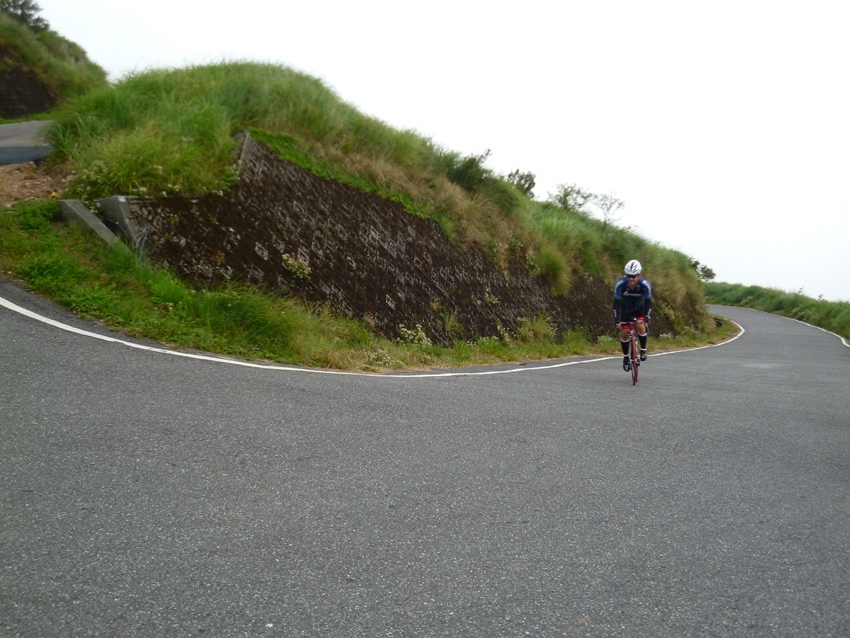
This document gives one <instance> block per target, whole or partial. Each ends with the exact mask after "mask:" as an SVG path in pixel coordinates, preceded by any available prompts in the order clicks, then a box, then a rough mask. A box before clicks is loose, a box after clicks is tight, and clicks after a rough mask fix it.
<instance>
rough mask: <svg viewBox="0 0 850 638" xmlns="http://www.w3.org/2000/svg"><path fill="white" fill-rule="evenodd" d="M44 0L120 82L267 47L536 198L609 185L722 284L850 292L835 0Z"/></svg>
mask: <svg viewBox="0 0 850 638" xmlns="http://www.w3.org/2000/svg"><path fill="white" fill-rule="evenodd" d="M37 4H38V5H39V6H40V7H41V9H42V11H41V13H40V14H39V15H40V16H41V17H43V18H44V19H45V20H47V21H48V23H49V24H50V27H51V28H52V29H53V30H54V31H56V32H58V33H59V34H60V35H62V36H63V37H65V38H67V39H69V40H71V41H73V42H76V43H77V44H79V45H80V46H82V47H83V48H84V49H85V50H86V52H87V54H88V56H89V58H90V59H91V60H92V61H94V62H95V63H97V64H99V65H100V66H101V67H103V68H104V69H106V71H107V72H108V73H109V76H110V79H112V80H117V79H120V77H121V76H123V75H124V74H125V73H127V72H129V71H142V70H145V69H148V68H163V67H182V66H186V65H190V64H207V63H217V62H222V61H235V60H238V61H242V60H251V61H260V62H271V63H279V64H282V65H285V66H289V67H292V68H294V69H297V70H299V71H303V72H305V73H307V74H309V75H312V76H315V77H317V78H320V79H322V80H323V81H324V82H325V84H326V85H328V86H329V87H330V88H332V89H333V90H334V91H335V92H336V93H337V95H338V96H339V97H340V98H341V99H342V100H344V101H346V102H348V103H350V104H352V105H353V106H355V107H356V108H357V109H358V110H360V111H361V112H363V113H365V114H368V115H370V116H372V117H375V118H377V119H379V120H382V121H384V122H385V123H387V124H389V125H390V126H393V127H394V128H398V129H413V130H415V131H417V132H418V133H419V134H421V135H423V136H425V137H428V138H430V139H431V140H433V141H434V143H436V144H438V145H440V146H442V147H443V148H446V149H448V150H451V151H457V152H459V153H462V154H476V155H477V154H480V153H483V152H485V151H486V150H488V149H489V150H491V156H490V159H489V160H488V162H487V166H488V167H489V168H491V169H492V170H494V171H495V172H496V173H499V174H503V175H505V174H507V173H509V172H510V171H512V170H514V169H519V170H521V171H529V172H531V173H534V174H535V175H536V178H537V186H536V188H535V190H534V193H535V196H536V197H537V198H538V199H546V198H547V196H548V195H549V194H550V193H554V192H555V191H556V189H557V188H558V186H559V185H561V184H577V185H578V186H580V187H582V188H583V189H585V190H588V191H591V192H594V193H600V194H603V193H607V194H610V195H613V196H615V197H617V198H619V199H620V200H622V201H623V202H625V204H626V206H625V208H623V209H622V210H620V211H619V212H618V213H617V215H618V217H619V220H618V224H619V225H622V226H632V227H634V228H635V229H636V230H637V231H638V232H640V233H641V234H642V235H643V236H644V237H646V238H648V239H650V240H652V241H654V242H658V243H660V244H662V245H664V246H667V247H670V248H674V249H677V250H680V251H682V252H684V253H686V254H687V255H689V256H691V257H694V258H696V259H697V260H699V261H700V262H701V263H704V264H707V265H708V266H710V267H711V268H712V269H713V270H714V271H715V272H716V274H717V280H718V281H726V282H730V283H743V284H747V285H749V284H755V285H760V286H769V287H773V288H779V289H781V290H785V291H796V290H799V289H802V290H803V293H804V294H806V295H808V296H810V297H818V296H820V295H823V297H824V298H825V299H829V300H850V273H847V274H845V272H846V271H847V270H850V263H848V262H850V250H848V248H847V246H848V243H850V32H848V27H850V3H848V2H845V1H844V0H805V1H804V0H797V1H790V0H714V1H713V2H710V3H707V2H703V3H694V2H684V1H682V0H664V1H654V0H646V1H645V2H636V1H635V0H613V1H589V0H582V1H575V0H566V1H563V0H562V1H561V2H554V1H553V0H525V1H524V2H521V3H500V2H493V0H489V1H479V0H454V1H453V2H447V1H445V0H429V2H427V3H426V2H417V3H407V2H400V1H399V0H393V1H389V0H387V1H384V0H360V1H357V2H354V1H352V0H307V1H305V0H299V2H290V1H289V0H241V1H240V2H231V3H216V2H209V1H208V0H206V1H204V2H201V1H196V0H168V1H166V0H146V1H145V2H132V3H131V2H123V1H120V0H119V1H116V0H73V1H72V0H37ZM635 257H636V258H637V259H640V255H635ZM645 274H646V275H647V277H648V278H649V279H650V280H651V279H652V273H651V272H649V271H647V272H646V273H645Z"/></svg>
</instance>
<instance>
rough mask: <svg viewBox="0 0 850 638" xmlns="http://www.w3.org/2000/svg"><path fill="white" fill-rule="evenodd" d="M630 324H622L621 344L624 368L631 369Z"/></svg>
mask: <svg viewBox="0 0 850 638" xmlns="http://www.w3.org/2000/svg"><path fill="white" fill-rule="evenodd" d="M629 344H630V339H629V326H628V325H626V326H620V346H622V348H623V370H625V371H626V372H628V371H629V369H630V368H631V366H630V365H629Z"/></svg>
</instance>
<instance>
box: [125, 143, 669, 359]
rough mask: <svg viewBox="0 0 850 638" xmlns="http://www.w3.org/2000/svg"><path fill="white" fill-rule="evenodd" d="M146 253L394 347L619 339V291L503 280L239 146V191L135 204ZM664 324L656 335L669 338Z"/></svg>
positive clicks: (445, 244) (509, 274) (292, 168)
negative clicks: (292, 302)
mask: <svg viewBox="0 0 850 638" xmlns="http://www.w3.org/2000/svg"><path fill="white" fill-rule="evenodd" d="M127 201H128V204H129V208H130V210H131V212H132V217H133V219H134V221H135V223H136V224H137V225H138V227H139V229H140V231H141V233H142V240H141V242H139V243H140V244H141V245H142V246H143V250H144V252H145V254H146V255H147V256H148V257H149V258H150V259H151V260H153V261H154V262H156V263H160V264H162V265H164V266H166V267H168V268H169V269H170V270H172V272H175V273H176V274H178V275H180V276H182V277H183V278H186V279H188V280H191V281H195V282H199V283H204V284H209V283H220V282H225V281H244V282H249V283H252V284H258V285H261V286H264V287H266V288H267V289H269V290H279V291H282V292H284V293H286V294H296V295H300V296H301V297H303V298H304V299H306V300H309V301H314V302H327V303H329V304H330V306H331V307H332V308H333V309H334V311H336V312H338V313H340V314H343V315H346V316H349V317H353V318H357V319H362V320H365V321H366V322H367V323H368V324H369V325H371V326H372V328H373V329H374V330H375V331H376V332H378V333H380V334H383V335H385V336H387V337H390V338H396V337H399V336H400V327H401V326H404V327H406V328H408V329H411V328H414V327H415V326H416V325H417V324H419V325H421V326H422V328H423V329H424V331H425V333H426V334H427V335H428V337H429V338H430V339H431V340H432V341H434V342H435V343H442V344H449V343H450V342H451V337H452V336H455V337H456V336H457V335H456V334H455V335H450V334H448V332H447V329H446V325H447V318H448V317H451V318H452V321H457V322H459V323H460V324H461V325H462V326H463V329H464V332H463V336H464V337H465V338H476V337H482V336H484V337H486V336H498V335H499V334H500V333H501V332H502V331H504V330H507V331H509V332H514V331H515V330H516V329H517V327H518V325H519V322H520V320H521V319H522V318H526V319H528V318H533V317H536V316H538V315H539V314H540V313H545V314H546V315H547V316H548V317H549V318H550V321H551V323H552V324H553V325H554V326H555V327H556V328H557V329H559V330H563V329H566V328H572V329H584V330H586V331H587V332H589V333H590V334H592V335H601V334H611V295H612V292H611V286H612V285H613V282H603V281H600V280H597V279H594V278H591V277H587V278H585V279H582V280H580V281H577V282H576V283H575V284H574V286H573V289H572V290H571V291H570V293H569V295H567V296H556V295H554V294H552V292H551V291H550V287H549V285H548V283H547V282H546V281H545V280H544V279H543V278H542V277H539V276H535V275H533V274H532V273H531V272H529V270H528V268H527V267H526V265H525V263H524V262H523V261H522V260H521V259H520V258H517V260H516V261H515V262H514V263H512V264H511V265H510V267H509V268H508V269H507V271H503V270H500V269H499V268H497V267H495V266H494V265H493V264H492V263H490V262H488V261H487V259H486V258H485V257H484V256H483V255H482V254H480V253H479V252H477V251H476V250H474V249H461V248H459V247H457V246H456V245H454V244H452V243H451V242H449V241H448V240H447V239H446V238H445V236H444V235H443V234H442V232H441V230H440V228H439V226H438V225H437V224H436V223H435V222H434V221H432V220H428V219H422V218H419V217H415V216H413V215H411V214H409V213H408V212H407V211H405V210H404V209H403V208H402V206H401V205H399V204H397V203H396V202H392V201H389V200H385V199H383V198H381V197H378V196H375V195H372V194H368V193H364V192H362V191H360V190H358V189H356V188H353V187H351V186H348V185H345V184H341V183H339V182H335V181H332V180H328V179H324V178H321V177H317V176H315V175H313V174H311V173H309V172H307V171H305V170H303V169H301V168H300V167H298V166H296V165H294V164H291V163H289V162H286V161H283V160H281V159H280V158H279V157H278V156H277V154H276V153H274V152H273V151H271V150H270V149H268V148H267V147H266V146H264V145H262V144H260V143H258V142H255V141H254V140H252V139H251V138H250V137H248V136H245V137H243V141H242V145H241V162H240V175H239V181H238V183H237V184H236V185H234V186H233V187H232V188H230V189H228V190H227V191H224V192H223V193H221V194H210V195H206V196H203V197H200V198H196V199H187V198H178V197H169V198H156V199H149V198H127ZM667 324H668V322H667V321H666V320H665V319H664V318H663V317H659V318H657V321H656V322H654V326H653V327H654V330H657V331H660V332H666V331H670V330H671V328H670V326H669V325H667Z"/></svg>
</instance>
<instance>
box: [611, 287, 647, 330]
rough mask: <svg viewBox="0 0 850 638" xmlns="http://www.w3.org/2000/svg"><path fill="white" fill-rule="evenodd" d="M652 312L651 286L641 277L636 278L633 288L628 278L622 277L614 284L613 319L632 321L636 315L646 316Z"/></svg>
mask: <svg viewBox="0 0 850 638" xmlns="http://www.w3.org/2000/svg"><path fill="white" fill-rule="evenodd" d="M651 313H652V286H651V285H650V283H649V282H648V281H647V280H646V279H644V278H643V277H640V278H638V281H637V284H635V287H634V289H632V288H630V287H629V280H628V279H627V278H626V277H623V278H622V279H620V280H619V281H618V282H617V285H616V286H614V321H616V322H620V321H626V322H628V321H633V320H634V319H635V318H636V317H646V319H647V320H649V315H650V314H651Z"/></svg>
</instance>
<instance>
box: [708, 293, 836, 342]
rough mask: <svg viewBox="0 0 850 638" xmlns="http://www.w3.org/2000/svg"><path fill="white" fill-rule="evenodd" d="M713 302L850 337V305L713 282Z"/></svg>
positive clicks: (711, 300)
mask: <svg viewBox="0 0 850 638" xmlns="http://www.w3.org/2000/svg"><path fill="white" fill-rule="evenodd" d="M706 290H707V299H708V301H709V302H710V303H717V304H724V305H727V306H744V307H747V308H755V309H756V310H764V311H765V312H773V313H776V314H779V315H783V316H785V317H790V318H792V319H799V320H800V321H805V322H806V323H810V324H812V325H814V326H819V327H821V328H825V329H826V330H829V331H830V332H834V333H835V334H838V335H841V336H842V337H847V338H850V303H848V302H846V301H824V300H823V299H812V298H811V297H806V296H805V295H801V294H797V293H789V292H783V291H781V290H776V289H775V288H763V287H761V286H744V285H742V284H726V283H720V282H717V283H715V282H711V283H709V284H707V287H706Z"/></svg>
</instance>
